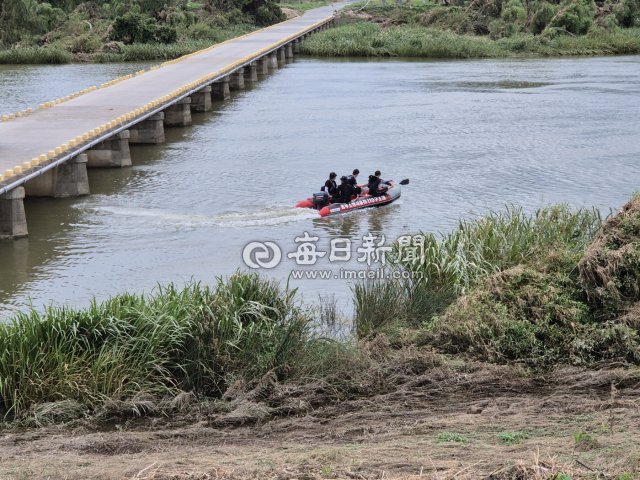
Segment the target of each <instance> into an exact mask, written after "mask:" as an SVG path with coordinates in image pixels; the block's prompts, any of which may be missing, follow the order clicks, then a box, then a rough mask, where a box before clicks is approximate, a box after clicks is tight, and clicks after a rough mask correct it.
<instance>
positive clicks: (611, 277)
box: [0, 199, 640, 418]
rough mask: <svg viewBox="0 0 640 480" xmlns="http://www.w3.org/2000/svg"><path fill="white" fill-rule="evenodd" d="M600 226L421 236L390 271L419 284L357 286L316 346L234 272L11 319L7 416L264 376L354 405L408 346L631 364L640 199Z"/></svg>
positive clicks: (298, 322) (560, 210)
mask: <svg viewBox="0 0 640 480" xmlns="http://www.w3.org/2000/svg"><path fill="white" fill-rule="evenodd" d="M601 225H602V222H601V219H600V216H599V213H598V212H597V211H596V210H589V209H581V210H572V209H571V208H569V207H567V206H562V205H561V206H555V207H548V208H544V209H541V210H539V211H538V212H536V213H535V214H534V215H526V214H524V213H523V212H522V211H521V210H519V209H513V208H511V209H508V210H506V211H505V212H502V213H494V214H491V215H489V216H487V217H482V218H479V219H476V220H472V221H461V222H460V224H459V226H458V228H457V229H455V230H454V231H452V232H451V233H448V234H446V235H444V236H443V237H442V238H438V237H436V236H434V235H433V234H424V235H423V239H424V241H423V242H422V243H421V244H420V251H421V252H422V254H421V255H420V258H419V260H418V261H415V262H410V263H406V262H404V263H400V264H398V265H400V266H399V267H395V268H402V269H405V270H411V271H412V272H418V273H419V274H420V275H419V278H422V279H423V280H411V281H391V280H386V281H383V282H380V281H371V282H367V283H362V284H359V285H357V286H356V287H355V288H354V302H355V306H356V316H355V323H354V332H355V334H356V336H355V338H354V339H353V340H352V341H338V340H328V339H325V338H322V337H320V336H318V333H317V328H316V326H317V323H316V318H317V316H318V315H317V312H316V311H315V310H314V309H312V308H307V307H303V306H302V305H300V303H299V302H298V300H297V299H296V292H295V291H291V290H286V289H284V290H283V289H281V288H280V287H278V286H277V285H276V284H274V283H273V282H271V281H267V280H264V279H261V278H260V277H258V276H257V275H254V274H242V273H239V274H237V275H234V276H233V277H232V278H230V279H228V280H220V282H219V283H218V285H216V286H215V288H213V289H210V288H208V287H204V286H201V285H197V284H194V285H190V286H187V287H186V288H184V289H183V290H178V289H175V288H174V287H166V288H159V289H158V291H157V293H156V294H155V295H147V296H139V295H127V294H124V295H119V296H116V297H114V298H112V299H110V300H108V301H106V302H104V303H101V304H97V303H94V304H93V305H92V306H91V307H90V308H88V309H84V310H74V309H70V308H53V307H52V308H50V309H48V310H47V311H45V312H44V313H41V314H39V313H37V312H31V313H28V314H27V313H25V314H20V315H17V316H16V317H14V318H12V319H11V321H9V322H8V323H6V324H3V325H2V326H0V346H1V347H2V348H0V400H1V402H2V405H3V412H4V414H5V415H8V418H11V417H14V416H16V415H17V418H21V417H23V416H24V415H27V416H28V414H29V412H33V411H34V410H33V409H34V408H37V406H38V405H42V404H48V403H51V402H58V401H71V402H74V404H76V405H80V406H79V407H77V408H78V409H80V410H82V411H84V410H85V409H89V410H91V411H94V410H96V411H97V410H99V409H100V408H101V406H102V405H104V402H105V401H108V400H112V399H118V400H125V399H131V398H138V397H140V396H150V397H151V398H156V399H161V398H165V397H167V396H169V397H171V396H175V395H177V394H179V393H180V392H182V391H192V392H194V393H195V394H196V395H198V396H199V397H202V398H222V397H223V396H224V394H225V392H227V391H228V390H229V389H230V388H232V386H233V385H234V384H235V383H236V382H237V381H240V380H241V381H242V382H245V383H246V384H247V385H249V384H252V383H254V382H257V381H258V380H259V379H260V378H262V377H263V376H264V375H265V374H267V373H268V372H271V374H272V375H274V376H275V378H277V379H278V380H280V381H291V382H300V381H303V380H302V379H306V380H304V381H303V383H304V382H307V381H311V380H321V381H322V382H325V383H327V384H330V385H332V388H334V389H335V391H336V392H340V391H342V392H352V393H351V394H353V391H354V390H353V389H354V388H355V389H356V390H355V391H358V387H357V385H358V384H360V385H362V381H363V378H368V376H369V375H370V372H368V371H367V370H368V368H369V367H370V366H371V361H372V359H373V358H376V362H378V363H380V362H382V363H383V364H384V363H385V362H387V361H388V362H391V364H393V362H395V361H396V360H393V359H394V358H395V357H394V354H393V349H398V348H400V349H403V348H407V347H408V346H411V348H418V349H420V348H434V349H436V350H437V351H440V352H442V353H449V354H456V355H461V356H462V357H461V358H467V359H474V360H478V361H483V362H489V363H494V364H506V365H519V366H520V367H521V368H524V369H525V371H528V372H530V373H531V374H536V373H542V372H546V371H550V370H553V369H555V368H557V367H558V366H561V365H574V366H587V367H594V366H596V365H600V364H602V362H610V361H617V362H625V363H628V364H633V365H638V364H640V338H639V336H638V328H639V327H640V324H638V321H639V320H638V315H637V309H638V307H637V305H638V304H637V303H635V302H639V301H640V294H638V291H640V282H639V280H638V275H637V273H638V271H639V270H640V250H638V248H637V245H638V243H640V227H639V225H640V199H635V200H633V201H632V202H630V203H629V204H628V205H627V206H625V209H624V211H623V212H622V213H620V214H619V215H617V216H616V217H613V218H611V219H609V220H608V221H607V222H606V223H605V224H604V226H601ZM598 232H599V233H598ZM594 239H595V241H594ZM395 248H396V250H395V254H396V255H399V256H402V255H404V253H403V252H404V251H403V248H404V247H402V246H401V245H399V244H397V245H396V247H395ZM413 277H414V278H418V276H416V275H413ZM427 279H428V280H427ZM382 338H384V339H385V340H380V339H382ZM376 339H378V340H376ZM370 341H374V342H375V341H383V343H384V342H391V343H390V344H391V345H394V346H395V347H393V348H392V349H391V350H389V351H388V354H389V356H388V357H384V356H383V357H381V358H378V357H376V355H377V353H376V352H375V351H371V349H370V347H363V344H362V343H361V342H370ZM416 352H417V353H416ZM414 354H417V355H421V354H420V353H419V350H416V351H415V352H414ZM385 358H386V360H385ZM385 368H386V367H385ZM351 394H349V395H351ZM338 396H339V395H338Z"/></svg>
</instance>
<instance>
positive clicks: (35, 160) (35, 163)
mask: <svg viewBox="0 0 640 480" xmlns="http://www.w3.org/2000/svg"><path fill="white" fill-rule="evenodd" d="M39 163H40V160H38V159H37V158H34V159H32V160H31V166H32V167H37V166H38V164H39Z"/></svg>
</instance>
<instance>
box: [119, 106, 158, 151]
mask: <svg viewBox="0 0 640 480" xmlns="http://www.w3.org/2000/svg"><path fill="white" fill-rule="evenodd" d="M123 133H124V132H123ZM129 143H130V144H132V145H133V144H137V143H145V144H152V145H156V144H158V143H164V112H158V113H156V114H155V115H152V116H150V117H148V118H147V119H146V120H143V121H141V122H138V123H136V124H135V125H133V126H131V127H129Z"/></svg>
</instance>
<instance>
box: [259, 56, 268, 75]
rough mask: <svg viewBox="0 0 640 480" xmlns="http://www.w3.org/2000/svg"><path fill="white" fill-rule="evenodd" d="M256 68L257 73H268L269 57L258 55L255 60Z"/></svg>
mask: <svg viewBox="0 0 640 480" xmlns="http://www.w3.org/2000/svg"><path fill="white" fill-rule="evenodd" d="M256 70H257V71H258V75H267V74H268V73H269V57H268V56H267V55H265V56H263V57H260V58H259V59H258V61H257V62H256Z"/></svg>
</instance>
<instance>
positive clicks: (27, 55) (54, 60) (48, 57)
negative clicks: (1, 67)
mask: <svg viewBox="0 0 640 480" xmlns="http://www.w3.org/2000/svg"><path fill="white" fill-rule="evenodd" d="M72 61H73V55H71V53H69V52H68V51H66V50H63V49H61V48H37V47H29V48H10V49H7V50H0V64H42V63H44V64H61V63H71V62H72Z"/></svg>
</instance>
